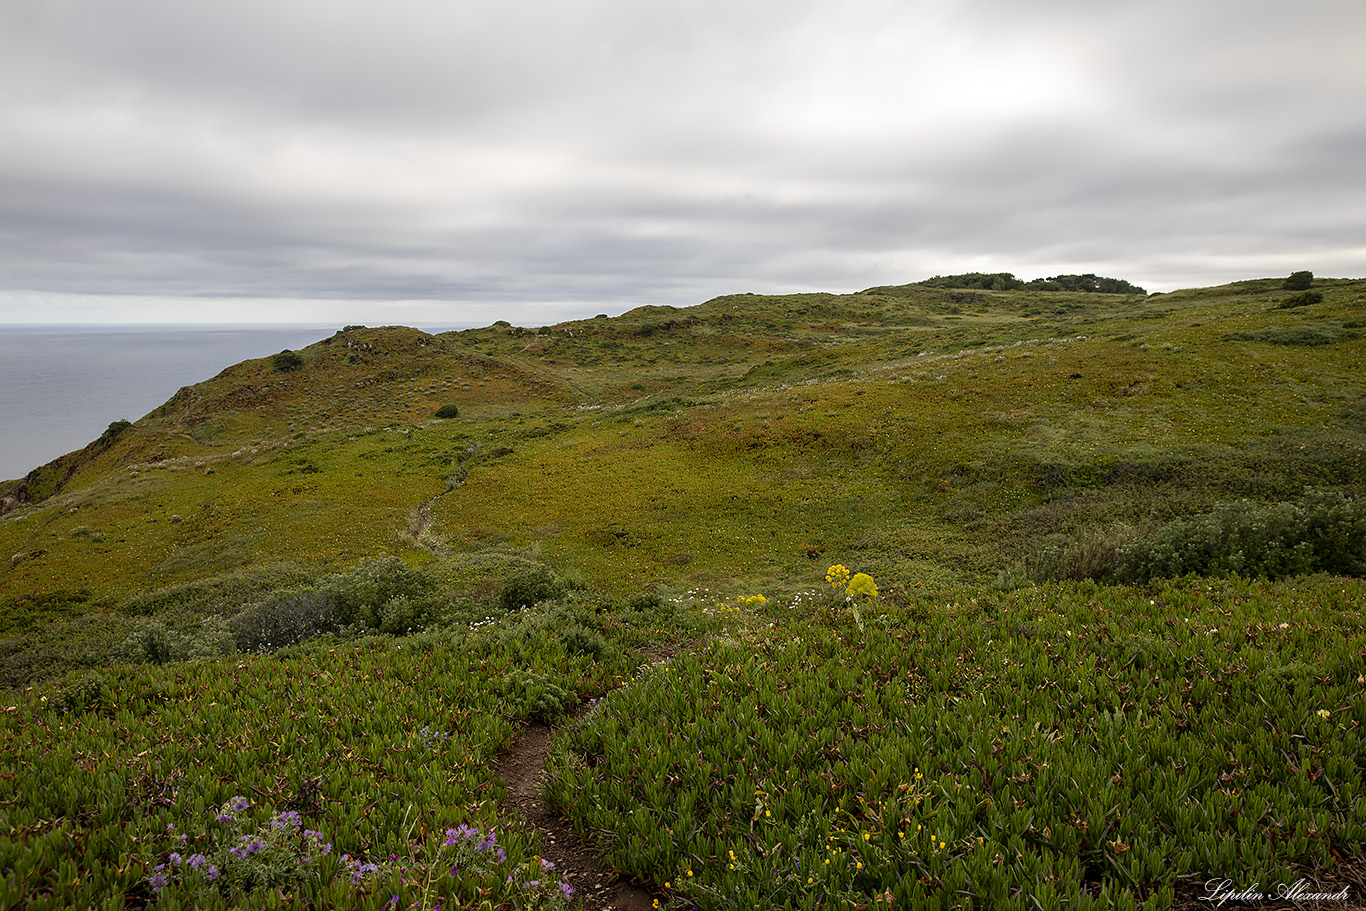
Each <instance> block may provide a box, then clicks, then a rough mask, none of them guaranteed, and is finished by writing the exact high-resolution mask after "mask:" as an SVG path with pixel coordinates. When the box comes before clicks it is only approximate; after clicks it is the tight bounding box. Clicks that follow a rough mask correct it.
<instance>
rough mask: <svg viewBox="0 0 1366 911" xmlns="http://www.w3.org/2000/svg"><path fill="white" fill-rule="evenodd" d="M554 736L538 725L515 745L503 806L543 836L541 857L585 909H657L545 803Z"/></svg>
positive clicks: (505, 764)
mask: <svg viewBox="0 0 1366 911" xmlns="http://www.w3.org/2000/svg"><path fill="white" fill-rule="evenodd" d="M553 733H554V731H553V729H552V728H551V727H550V726H549V725H547V724H541V723H537V724H533V725H531V726H530V727H528V728H527V729H526V730H525V731H523V732H522V734H521V736H520V737H518V738H517V740H516V741H514V742H513V744H512V752H510V753H509V754H508V755H507V756H506V757H504V759H503V761H502V762H501V763H499V765H498V777H500V778H503V779H505V780H506V781H507V783H508V790H507V796H506V797H505V798H504V799H503V807H504V808H505V809H506V810H509V811H511V812H515V813H517V814H518V815H520V816H521V817H522V818H523V819H525V820H526V821H527V822H528V823H530V824H531V825H532V826H534V827H535V828H536V829H537V830H538V831H539V832H540V834H541V851H542V856H543V857H544V858H545V859H546V860H548V861H550V862H551V863H553V864H554V865H555V875H556V876H558V877H560V878H561V879H563V880H564V881H565V882H567V883H569V884H570V885H571V886H573V887H574V888H575V889H576V890H577V892H578V896H577V897H581V898H582V899H583V906H584V908H585V909H586V911H609V909H614V911H649V909H651V908H653V907H654V900H655V895H654V893H652V892H650V891H649V890H647V889H645V888H644V887H642V886H639V885H636V884H635V883H632V882H630V881H628V880H626V879H624V878H622V877H621V876H619V875H618V874H617V873H615V872H614V871H612V870H611V869H609V868H608V867H606V866H605V865H604V864H603V863H602V862H601V861H599V860H598V858H597V855H596V854H594V853H593V851H592V850H591V849H590V848H589V846H587V845H585V844H584V843H583V840H582V839H581V838H579V836H578V833H576V832H575V831H574V829H573V828H572V827H571V826H570V825H569V824H568V823H567V822H565V821H564V820H562V819H560V818H559V817H558V816H556V815H555V814H554V813H552V812H551V811H550V808H549V807H547V806H546V805H545V801H543V800H542V799H541V779H542V778H543V776H544V775H545V760H546V756H547V755H548V754H549V752H550V738H551V736H552V734H553Z"/></svg>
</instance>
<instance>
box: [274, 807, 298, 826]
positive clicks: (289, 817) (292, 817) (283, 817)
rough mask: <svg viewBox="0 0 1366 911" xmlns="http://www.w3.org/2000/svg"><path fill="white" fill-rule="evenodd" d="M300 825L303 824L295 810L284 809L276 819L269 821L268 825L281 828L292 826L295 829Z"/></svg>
mask: <svg viewBox="0 0 1366 911" xmlns="http://www.w3.org/2000/svg"><path fill="white" fill-rule="evenodd" d="M301 825H303V823H302V822H301V821H300V819H299V814H298V813H297V812H296V811H294V810H285V811H284V812H283V813H281V814H280V817H279V818H278V819H276V820H273V821H272V822H271V824H270V827H271V828H272V829H283V828H284V827H285V826H293V827H294V828H296V829H297V828H299V826H301Z"/></svg>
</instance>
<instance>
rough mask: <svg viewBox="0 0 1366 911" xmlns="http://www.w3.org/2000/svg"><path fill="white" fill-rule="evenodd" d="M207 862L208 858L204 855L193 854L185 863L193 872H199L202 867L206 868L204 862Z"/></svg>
mask: <svg viewBox="0 0 1366 911" xmlns="http://www.w3.org/2000/svg"><path fill="white" fill-rule="evenodd" d="M207 860H208V858H207V857H205V856H204V855H203V854H191V855H190V856H189V857H188V858H187V859H186V860H185V863H186V864H188V865H189V867H190V869H191V870H198V869H199V868H200V867H202V866H204V862H205V861H207Z"/></svg>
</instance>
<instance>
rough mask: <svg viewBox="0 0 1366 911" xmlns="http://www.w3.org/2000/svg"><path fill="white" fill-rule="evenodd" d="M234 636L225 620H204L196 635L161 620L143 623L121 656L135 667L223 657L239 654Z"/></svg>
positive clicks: (125, 640) (207, 618)
mask: <svg viewBox="0 0 1366 911" xmlns="http://www.w3.org/2000/svg"><path fill="white" fill-rule="evenodd" d="M233 640H234V634H233V631H232V630H231V629H230V626H229V623H228V621H225V620H224V619H223V618H222V617H216V616H215V617H204V618H203V619H201V620H200V621H199V626H198V628H197V629H195V630H194V631H193V632H188V633H186V632H180V631H177V630H175V629H172V628H171V627H168V626H167V625H166V624H165V622H163V621H162V620H158V619H150V620H148V619H144V620H139V621H138V622H137V625H136V626H135V627H134V628H133V631H132V632H131V633H129V634H128V636H127V638H125V639H124V640H123V646H122V648H121V649H120V653H121V656H122V657H123V658H124V659H125V660H127V661H130V662H132V663H134V664H166V663H168V662H170V661H188V660H190V659H193V658H221V657H223V656H225V655H230V654H232V653H233V652H234V651H235V648H234V641H233Z"/></svg>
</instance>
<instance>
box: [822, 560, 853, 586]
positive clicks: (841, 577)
mask: <svg viewBox="0 0 1366 911" xmlns="http://www.w3.org/2000/svg"><path fill="white" fill-rule="evenodd" d="M825 581H826V582H829V583H830V586H831V587H832V588H842V587H843V586H844V585H845V584H846V583H847V582H848V581H849V570H847V569H845V568H844V564H842V563H836V564H835V565H834V566H832V567H830V568H829V569H827V570H826V571H825Z"/></svg>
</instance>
